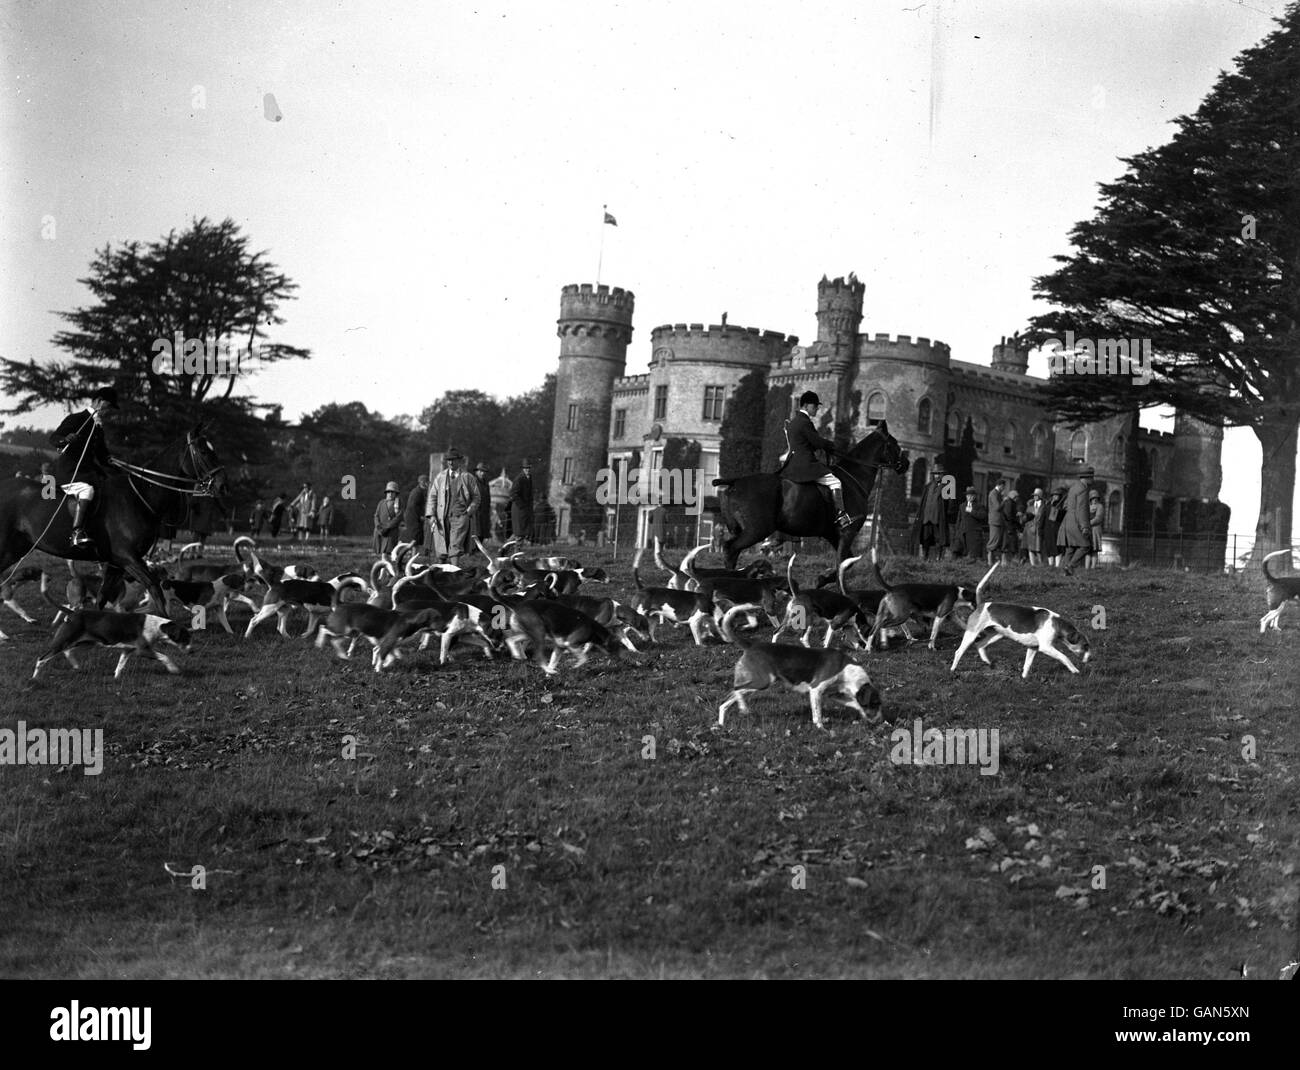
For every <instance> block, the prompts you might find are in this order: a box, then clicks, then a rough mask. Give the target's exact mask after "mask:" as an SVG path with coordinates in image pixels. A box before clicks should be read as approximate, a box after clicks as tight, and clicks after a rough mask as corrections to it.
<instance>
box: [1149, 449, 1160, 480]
mask: <svg viewBox="0 0 1300 1070" xmlns="http://www.w3.org/2000/svg"><path fill="white" fill-rule="evenodd" d="M1147 456H1148V457H1149V458H1150V460H1151V482H1152V483H1153V484H1154V483H1155V481H1156V469H1157V468H1159V467H1160V465H1159V461H1160V454H1159V453H1157V452H1156V451H1155V449H1154V448H1152V450H1151V452H1150V453H1148V454H1147Z"/></svg>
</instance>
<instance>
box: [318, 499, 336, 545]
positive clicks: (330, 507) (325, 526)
mask: <svg viewBox="0 0 1300 1070" xmlns="http://www.w3.org/2000/svg"><path fill="white" fill-rule="evenodd" d="M333 523H334V503H333V502H332V501H330V496H329V495H328V494H326V495H325V496H324V497H323V498H321V500H320V512H318V513H317V514H316V530H317V531H319V532H320V541H321V542H324V541H325V540H326V539H328V538H329V535H330V527H331V526H332V525H333Z"/></svg>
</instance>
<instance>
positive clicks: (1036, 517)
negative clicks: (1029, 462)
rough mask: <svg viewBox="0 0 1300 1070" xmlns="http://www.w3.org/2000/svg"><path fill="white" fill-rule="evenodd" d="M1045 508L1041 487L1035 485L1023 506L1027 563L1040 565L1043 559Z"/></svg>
mask: <svg viewBox="0 0 1300 1070" xmlns="http://www.w3.org/2000/svg"><path fill="white" fill-rule="evenodd" d="M1045 516H1046V510H1045V509H1044V507H1043V488H1042V487H1035V488H1034V493H1033V494H1032V495H1031V496H1030V499H1029V504H1028V505H1027V506H1026V507H1025V548H1026V549H1027V550H1028V551H1029V563H1030V564H1031V565H1040V564H1042V561H1043V554H1042V549H1043V520H1044V518H1045Z"/></svg>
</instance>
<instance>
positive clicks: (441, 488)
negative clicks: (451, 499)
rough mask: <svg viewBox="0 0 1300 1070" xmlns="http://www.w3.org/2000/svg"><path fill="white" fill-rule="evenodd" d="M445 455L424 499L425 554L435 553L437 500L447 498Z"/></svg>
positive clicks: (441, 500)
mask: <svg viewBox="0 0 1300 1070" xmlns="http://www.w3.org/2000/svg"><path fill="white" fill-rule="evenodd" d="M448 474H449V473H448V469H447V457H446V455H445V454H444V455H443V458H442V467H441V468H440V469H439V470H438V474H437V475H436V476H434V477H433V485H432V486H431V487H430V488H429V490H428V493H427V496H426V497H425V500H424V552H425V553H427V554H433V555H436V554H437V550H436V548H435V545H434V544H435V543H436V541H437V539H436V535H435V533H436V532H437V530H438V519H437V508H438V503H439V502H445V501H446V500H447V477H448Z"/></svg>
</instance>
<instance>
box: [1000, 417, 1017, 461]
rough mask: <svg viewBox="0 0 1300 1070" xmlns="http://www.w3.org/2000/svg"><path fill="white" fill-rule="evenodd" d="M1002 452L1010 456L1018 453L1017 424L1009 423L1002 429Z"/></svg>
mask: <svg viewBox="0 0 1300 1070" xmlns="http://www.w3.org/2000/svg"><path fill="white" fill-rule="evenodd" d="M1002 452H1003V453H1005V454H1006V455H1007V456H1008V457H1014V456H1015V453H1016V425H1015V424H1012V423H1009V424H1007V426H1006V427H1005V428H1004V429H1003V431H1002Z"/></svg>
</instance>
